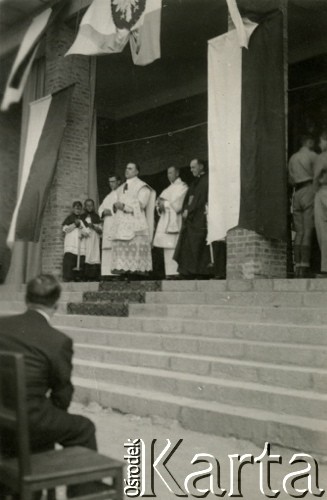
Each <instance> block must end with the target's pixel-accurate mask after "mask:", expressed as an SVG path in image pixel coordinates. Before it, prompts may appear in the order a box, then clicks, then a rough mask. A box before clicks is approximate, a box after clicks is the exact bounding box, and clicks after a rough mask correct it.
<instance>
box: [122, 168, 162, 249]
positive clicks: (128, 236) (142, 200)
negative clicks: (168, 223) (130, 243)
mask: <svg viewBox="0 0 327 500" xmlns="http://www.w3.org/2000/svg"><path fill="white" fill-rule="evenodd" d="M126 185H127V189H126ZM116 193H117V198H118V201H120V202H121V203H124V205H125V208H124V210H123V211H122V210H117V212H116V213H115V215H114V219H113V224H112V240H132V239H133V238H134V237H135V236H137V235H147V236H148V237H149V239H150V240H151V239H152V235H153V221H154V205H155V197H156V193H155V191H154V190H153V189H152V188H151V187H150V186H148V185H147V184H146V183H145V182H143V181H141V180H140V179H139V178H138V177H132V178H131V179H127V181H126V182H125V183H124V184H123V185H122V186H119V188H118V189H116Z"/></svg>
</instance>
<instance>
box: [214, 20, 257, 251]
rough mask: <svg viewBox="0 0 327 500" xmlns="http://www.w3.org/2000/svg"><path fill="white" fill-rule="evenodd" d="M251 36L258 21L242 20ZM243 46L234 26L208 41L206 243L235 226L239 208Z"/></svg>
mask: <svg viewBox="0 0 327 500" xmlns="http://www.w3.org/2000/svg"><path fill="white" fill-rule="evenodd" d="M245 25H246V31H247V37H248V38H250V36H251V34H252V33H253V31H254V30H255V29H256V27H257V24H255V23H251V22H249V21H247V20H245ZM241 94H242V48H241V47H240V44H239V39H238V35H237V32H236V30H235V29H233V30H231V31H228V33H225V34H224V35H221V36H219V37H217V38H214V39H213V40H210V41H209V44H208V142H209V144H208V146H209V209H208V242H209V243H212V242H213V241H219V240H223V239H224V238H225V237H226V233H227V231H228V230H229V229H230V228H232V227H234V226H237V224H238V219H239V210H240V193H241V179H240V159H241V152H240V148H241Z"/></svg>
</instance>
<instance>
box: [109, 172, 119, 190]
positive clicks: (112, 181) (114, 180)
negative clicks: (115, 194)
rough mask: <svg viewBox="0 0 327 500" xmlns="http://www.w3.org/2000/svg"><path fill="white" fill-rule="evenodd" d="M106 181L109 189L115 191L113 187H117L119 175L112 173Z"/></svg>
mask: <svg viewBox="0 0 327 500" xmlns="http://www.w3.org/2000/svg"><path fill="white" fill-rule="evenodd" d="M108 182H109V187H110V190H111V191H115V189H117V188H118V186H120V184H121V179H120V177H119V175H116V174H112V175H109V177H108Z"/></svg>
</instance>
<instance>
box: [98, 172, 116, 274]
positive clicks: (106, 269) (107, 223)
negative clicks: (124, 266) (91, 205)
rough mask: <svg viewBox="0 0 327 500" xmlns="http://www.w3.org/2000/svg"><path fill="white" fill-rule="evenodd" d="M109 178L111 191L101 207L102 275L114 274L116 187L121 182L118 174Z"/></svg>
mask: <svg viewBox="0 0 327 500" xmlns="http://www.w3.org/2000/svg"><path fill="white" fill-rule="evenodd" d="M108 180H109V186H110V189H111V192H110V193H109V194H108V195H107V196H106V197H105V198H104V200H103V202H102V203H101V205H100V207H99V215H100V217H101V219H102V220H103V229H102V231H103V232H102V258H101V276H112V275H113V274H112V272H111V269H112V267H111V260H112V259H111V251H112V224H113V216H114V209H113V206H114V203H116V201H118V198H117V192H116V189H117V188H118V187H119V186H120V184H121V180H120V177H119V176H117V175H116V174H115V175H110V176H109V179H108Z"/></svg>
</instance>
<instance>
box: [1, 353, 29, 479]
mask: <svg viewBox="0 0 327 500" xmlns="http://www.w3.org/2000/svg"><path fill="white" fill-rule="evenodd" d="M8 438H9V440H10V441H9V440H8ZM0 440H1V442H2V444H3V443H5V446H3V445H2V446H1V442H0V461H1V460H3V458H5V456H6V455H7V453H8V449H7V450H6V447H8V442H9V445H10V446H11V450H9V452H10V451H12V452H13V451H14V452H15V456H17V458H18V462H19V475H20V477H23V476H25V475H28V474H30V472H31V466H30V449H29V432H28V418H27V405H26V379H25V363H24V356H23V354H19V353H15V352H9V351H0ZM6 445H7V446H6ZM1 448H2V450H1ZM4 448H5V450H4ZM15 448H16V449H15ZM4 455H5V456H4Z"/></svg>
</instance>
